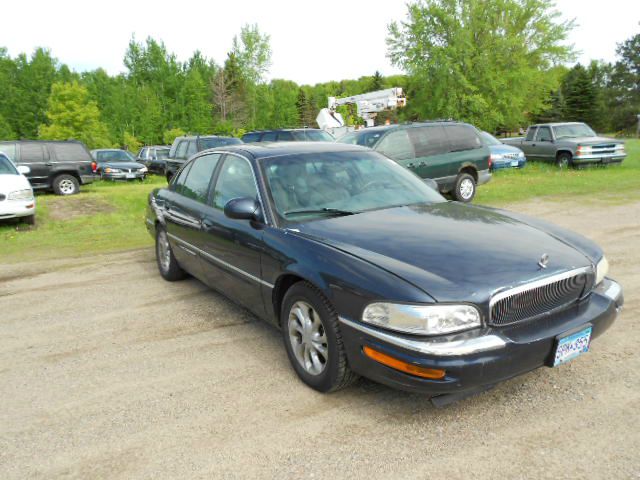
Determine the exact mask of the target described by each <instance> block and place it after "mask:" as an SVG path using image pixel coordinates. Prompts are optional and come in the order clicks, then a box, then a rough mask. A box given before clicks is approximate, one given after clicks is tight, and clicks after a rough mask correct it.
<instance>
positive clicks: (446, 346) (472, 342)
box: [338, 317, 507, 357]
mask: <svg viewBox="0 0 640 480" xmlns="http://www.w3.org/2000/svg"><path fill="white" fill-rule="evenodd" d="M338 319H339V320H340V322H341V323H343V324H345V325H348V326H349V327H352V328H354V329H356V330H359V331H361V332H363V333H365V334H367V335H370V336H372V337H374V338H377V339H379V340H383V341H385V342H388V343H390V344H392V345H396V346H398V347H401V348H406V349H407V350H413V351H415V352H419V353H423V354H425V355H435V356H442V357H456V356H461V355H472V354H475V353H480V352H486V351H489V350H497V349H500V348H504V347H505V346H506V345H507V342H506V341H505V340H504V339H503V338H502V337H499V336H498V335H482V336H480V337H474V338H469V339H464V340H447V339H443V338H427V339H425V340H411V339H408V338H402V337H398V336H396V335H393V334H390V333H386V332H383V331H381V330H378V329H374V328H371V327H368V326H365V325H362V324H361V323H356V322H354V321H352V320H348V319H346V318H344V317H338Z"/></svg>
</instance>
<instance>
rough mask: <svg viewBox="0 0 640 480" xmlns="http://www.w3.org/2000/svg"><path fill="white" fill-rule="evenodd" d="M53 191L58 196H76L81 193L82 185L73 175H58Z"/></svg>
mask: <svg viewBox="0 0 640 480" xmlns="http://www.w3.org/2000/svg"><path fill="white" fill-rule="evenodd" d="M53 191H54V193H55V194H56V195H75V194H76V193H78V192H79V191H80V183H79V182H78V179H77V178H76V177H74V176H73V175H68V174H66V173H65V174H62V175H58V176H57V177H56V178H54V179H53Z"/></svg>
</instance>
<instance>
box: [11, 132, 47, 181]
mask: <svg viewBox="0 0 640 480" xmlns="http://www.w3.org/2000/svg"><path fill="white" fill-rule="evenodd" d="M19 149H20V155H19V159H20V160H19V164H20V165H26V166H27V167H29V168H30V169H31V172H30V173H29V175H27V177H28V178H29V181H30V182H31V184H32V185H33V186H34V187H38V186H45V185H47V184H48V183H49V176H50V173H51V168H52V163H51V159H50V158H49V149H48V148H47V146H46V144H45V143H44V142H20V143H19Z"/></svg>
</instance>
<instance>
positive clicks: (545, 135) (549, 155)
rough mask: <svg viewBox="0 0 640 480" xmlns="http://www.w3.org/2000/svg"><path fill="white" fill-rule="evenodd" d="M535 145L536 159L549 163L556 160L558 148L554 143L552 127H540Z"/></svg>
mask: <svg viewBox="0 0 640 480" xmlns="http://www.w3.org/2000/svg"><path fill="white" fill-rule="evenodd" d="M534 144H535V152H534V155H535V157H534V158H535V159H536V160H543V161H545V162H549V161H552V160H555V157H556V148H555V144H554V143H553V136H552V134H551V127H538V133H536V141H535V142H534Z"/></svg>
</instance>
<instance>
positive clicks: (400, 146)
mask: <svg viewBox="0 0 640 480" xmlns="http://www.w3.org/2000/svg"><path fill="white" fill-rule="evenodd" d="M376 150H377V151H379V152H380V153H382V154H383V155H386V156H387V157H389V158H391V159H393V160H396V161H399V160H408V159H412V158H415V152H414V151H413V144H412V143H411V139H410V138H409V134H408V133H407V130H406V129H402V130H394V131H393V132H391V133H389V134H388V135H387V136H386V137H384V138H383V139H382V140H381V141H380V143H379V144H378V146H377V147H376Z"/></svg>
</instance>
